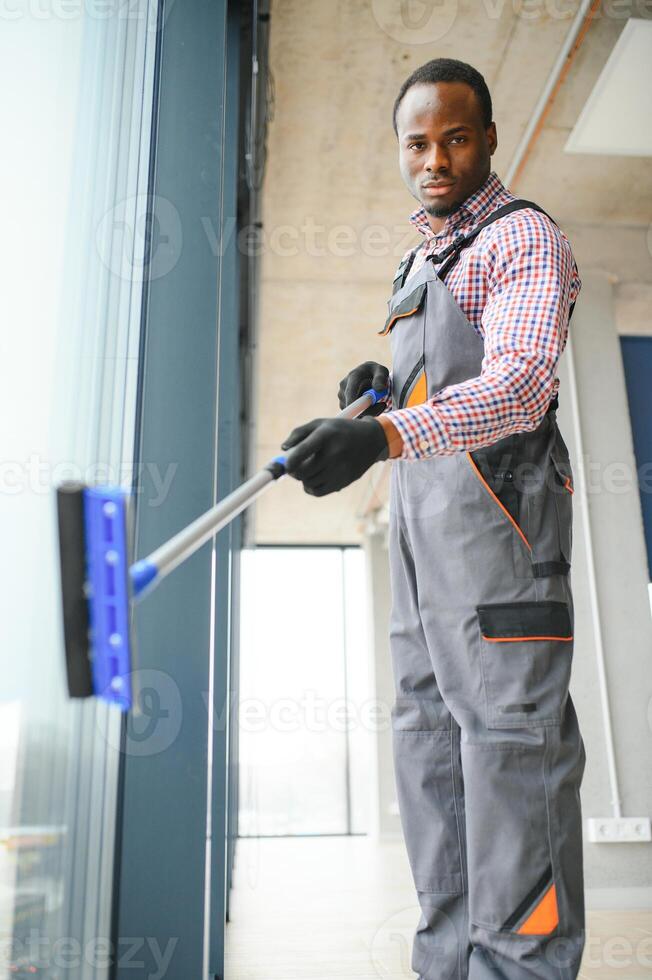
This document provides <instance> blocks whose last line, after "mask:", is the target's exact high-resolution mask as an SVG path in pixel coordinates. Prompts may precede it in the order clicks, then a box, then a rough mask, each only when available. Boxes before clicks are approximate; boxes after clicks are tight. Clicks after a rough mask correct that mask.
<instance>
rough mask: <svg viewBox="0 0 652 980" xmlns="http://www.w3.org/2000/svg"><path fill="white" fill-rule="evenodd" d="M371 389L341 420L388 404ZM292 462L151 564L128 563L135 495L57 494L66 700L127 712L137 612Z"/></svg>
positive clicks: (277, 466) (175, 540) (74, 490)
mask: <svg viewBox="0 0 652 980" xmlns="http://www.w3.org/2000/svg"><path fill="white" fill-rule="evenodd" d="M386 396H387V392H378V391H374V390H373V389H370V390H369V391H366V392H364V393H363V394H362V395H360V397H359V398H357V399H356V400H355V401H354V402H352V403H351V404H350V405H347V407H346V408H345V409H343V410H342V411H341V412H340V413H339V417H342V418H350V419H354V418H357V417H358V416H359V415H361V414H362V413H363V412H364V411H365V410H366V409H367V408H370V407H371V406H372V405H375V404H376V403H377V402H379V401H382V400H383V399H384V398H386ZM285 462H286V456H275V457H274V459H272V460H271V461H270V462H269V463H267V465H266V466H264V467H263V468H262V469H261V470H260V471H259V472H258V473H256V474H255V475H254V476H252V477H251V478H250V479H249V480H247V481H246V482H245V483H243V484H242V485H241V486H240V487H238V488H237V489H236V490H234V491H233V493H230V494H229V495H228V496H227V497H225V498H224V500H221V501H220V502H219V503H218V504H216V505H215V506H214V507H211V508H210V510H207V511H206V513H205V514H202V515H201V516H200V517H198V518H196V520H194V521H192V523H190V524H189V525H188V526H187V527H185V528H183V530H181V531H179V532H178V533H177V534H175V535H174V536H173V537H172V538H170V540H169V541H166V542H165V543H164V544H162V545H160V546H159V547H158V548H157V549H156V550H155V551H153V552H152V553H151V554H150V555H148V556H147V557H146V558H142V559H140V561H137V562H135V563H133V564H131V563H130V555H131V542H132V532H131V523H130V509H131V508H130V499H131V495H130V492H129V491H128V490H126V489H124V488H122V487H112V486H87V485H85V484H82V483H78V482H66V483H63V484H61V486H59V487H58V488H57V516H58V524H59V553H60V564H61V594H62V601H63V631H64V647H65V653H66V673H67V680H68V692H69V694H70V696H71V697H78V698H79V697H92V696H95V697H98V698H101V699H102V700H104V701H108V702H110V703H111V704H116V705H118V706H119V707H120V708H121V709H122V710H123V711H127V710H129V709H130V708H131V707H132V705H133V703H134V690H133V670H134V638H133V616H132V612H133V605H134V603H135V601H136V600H139V599H142V598H143V596H145V595H146V594H148V593H149V592H151V591H152V589H154V588H155V587H156V586H157V585H158V583H159V582H160V581H162V579H164V578H165V576H166V575H169V574H170V572H171V571H173V570H174V569H175V568H177V566H179V565H181V564H182V562H184V561H185V560H186V559H187V558H189V557H190V556H191V555H193V554H194V553H195V552H196V551H197V549H198V548H201V546H202V545H203V544H205V543H206V542H207V541H209V540H210V539H211V538H212V537H213V535H214V534H217V532H218V531H220V530H222V528H224V527H226V525H227V524H229V523H230V522H231V521H232V520H233V519H234V518H235V517H237V515H238V514H240V513H241V512H242V511H243V510H245V509H246V508H247V507H249V505H250V504H252V503H253V501H254V500H256V498H257V497H259V496H260V495H261V494H262V493H263V492H264V491H265V490H266V489H267V488H268V487H270V486H272V485H273V484H274V483H275V482H276V481H277V480H279V479H280V478H281V477H283V476H285V472H286V470H285Z"/></svg>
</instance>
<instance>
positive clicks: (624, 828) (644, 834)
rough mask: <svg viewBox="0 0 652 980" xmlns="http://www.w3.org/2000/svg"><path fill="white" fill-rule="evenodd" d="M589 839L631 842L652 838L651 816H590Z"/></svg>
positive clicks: (608, 841)
mask: <svg viewBox="0 0 652 980" xmlns="http://www.w3.org/2000/svg"><path fill="white" fill-rule="evenodd" d="M586 827H587V830H588V835H589V840H590V841H591V842H592V843H594V844H631V843H639V842H641V841H650V840H652V827H651V826H650V818H649V817H589V819H588V820H587V821H586Z"/></svg>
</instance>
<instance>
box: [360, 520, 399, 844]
mask: <svg viewBox="0 0 652 980" xmlns="http://www.w3.org/2000/svg"><path fill="white" fill-rule="evenodd" d="M363 547H364V552H365V557H366V564H367V582H368V598H369V646H370V657H371V678H372V684H373V686H374V687H373V697H374V699H375V700H377V701H378V702H379V705H380V707H381V711H380V712H379V714H378V716H379V718H380V719H381V723H380V724H378V725H377V726H375V731H374V732H373V743H374V744H373V751H372V758H373V764H372V770H373V772H372V778H371V780H370V793H371V800H370V807H369V832H370V834H372V835H373V836H375V837H377V838H390V837H395V836H397V835H400V834H401V823H400V819H399V815H398V804H397V800H396V787H395V783H394V763H393V759H392V735H391V727H390V724H389V712H390V709H391V706H392V704H393V702H394V678H393V676H392V665H391V660H390V654H389V611H390V604H391V591H390V584H389V561H388V558H387V544H386V532H385V529H384V528H382V527H381V528H378V529H376V530H373V531H371V532H367V533H366V534H365V535H364V544H363Z"/></svg>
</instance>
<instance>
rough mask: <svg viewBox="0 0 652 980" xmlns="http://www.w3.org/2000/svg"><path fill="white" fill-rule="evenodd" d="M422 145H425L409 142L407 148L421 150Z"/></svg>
mask: <svg viewBox="0 0 652 980" xmlns="http://www.w3.org/2000/svg"><path fill="white" fill-rule="evenodd" d="M424 146H425V143H410V145H409V147H408V149H409V150H414V149H417V150H422V149H423V148H424Z"/></svg>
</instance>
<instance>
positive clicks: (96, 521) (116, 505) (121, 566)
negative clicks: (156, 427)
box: [84, 486, 133, 711]
mask: <svg viewBox="0 0 652 980" xmlns="http://www.w3.org/2000/svg"><path fill="white" fill-rule="evenodd" d="M128 503H129V493H128V491H126V490H122V489H120V488H116V487H102V486H100V487H87V488H86V490H85V492H84V523H85V531H86V535H85V536H86V572H87V590H88V596H87V598H88V610H89V621H90V633H91V636H90V650H91V669H92V675H93V691H94V693H95V695H96V696H97V697H99V698H101V699H102V700H104V701H108V702H110V703H111V704H117V705H118V706H119V707H120V708H122V710H123V711H127V710H128V709H129V708H130V707H131V705H132V696H133V692H132V678H131V671H132V643H131V636H130V610H129V606H130V603H129V600H130V593H129V553H130V552H129V544H128V542H129V537H128Z"/></svg>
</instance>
